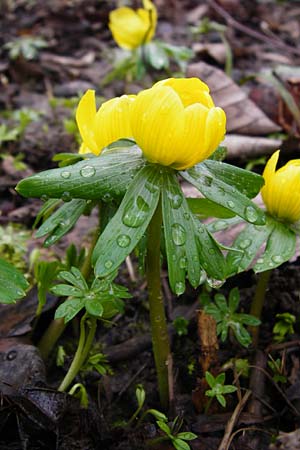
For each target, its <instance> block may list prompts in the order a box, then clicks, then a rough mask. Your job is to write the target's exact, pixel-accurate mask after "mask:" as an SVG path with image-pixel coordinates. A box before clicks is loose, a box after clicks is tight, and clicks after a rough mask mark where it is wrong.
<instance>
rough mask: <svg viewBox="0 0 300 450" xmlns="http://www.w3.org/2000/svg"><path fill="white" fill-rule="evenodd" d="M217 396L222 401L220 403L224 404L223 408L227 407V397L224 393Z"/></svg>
mask: <svg viewBox="0 0 300 450" xmlns="http://www.w3.org/2000/svg"><path fill="white" fill-rule="evenodd" d="M216 397H217V400H218V402H219V403H220V405H221V406H223V408H225V406H226V399H225V397H223V395H222V394H217V395H216Z"/></svg>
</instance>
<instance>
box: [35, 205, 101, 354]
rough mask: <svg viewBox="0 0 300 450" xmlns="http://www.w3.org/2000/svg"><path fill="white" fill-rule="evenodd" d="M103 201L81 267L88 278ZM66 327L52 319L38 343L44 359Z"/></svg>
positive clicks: (98, 230)
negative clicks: (96, 225)
mask: <svg viewBox="0 0 300 450" xmlns="http://www.w3.org/2000/svg"><path fill="white" fill-rule="evenodd" d="M101 206H102V205H101V203H100V202H99V205H98V208H99V227H98V228H97V229H96V231H95V233H94V235H93V238H92V241H91V245H90V248H89V251H88V254H87V255H86V258H85V260H84V263H83V265H82V268H81V273H82V275H83V277H84V278H85V279H86V280H87V279H88V277H89V276H90V273H91V271H92V262H91V260H92V254H93V250H94V247H95V245H96V243H97V240H98V237H99V234H100V213H101ZM65 328H66V324H65V321H64V319H54V320H52V322H51V323H50V325H49V327H48V328H47V330H46V331H45V333H44V334H43V336H42V338H41V340H40V342H39V345H38V349H39V351H40V353H41V356H42V358H43V359H44V360H46V359H47V358H48V356H49V354H50V353H51V351H52V349H53V347H54V346H55V344H56V342H57V341H58V339H59V338H60V336H61V335H62V333H63V332H64V330H65Z"/></svg>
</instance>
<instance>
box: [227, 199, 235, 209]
mask: <svg viewBox="0 0 300 450" xmlns="http://www.w3.org/2000/svg"><path fill="white" fill-rule="evenodd" d="M226 204H227V206H228V208H234V203H233V202H232V201H231V200H229V201H228V202H226Z"/></svg>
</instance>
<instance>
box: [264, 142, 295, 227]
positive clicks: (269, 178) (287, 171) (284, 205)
mask: <svg viewBox="0 0 300 450" xmlns="http://www.w3.org/2000/svg"><path fill="white" fill-rule="evenodd" d="M278 158H279V150H278V151H277V152H275V153H274V154H273V155H272V156H271V158H270V159H269V161H268V162H267V165H266V167H265V170H264V173H263V177H264V179H265V185H264V186H263V188H262V189H261V195H262V198H263V201H264V203H265V205H266V207H267V210H268V212H269V213H270V214H271V215H272V216H275V217H277V218H278V219H281V220H285V221H287V222H290V223H294V222H297V221H298V220H299V219H300V159H293V160H292V161H289V162H288V163H287V164H286V165H285V166H283V167H281V169H278V170H276V165H277V162H278Z"/></svg>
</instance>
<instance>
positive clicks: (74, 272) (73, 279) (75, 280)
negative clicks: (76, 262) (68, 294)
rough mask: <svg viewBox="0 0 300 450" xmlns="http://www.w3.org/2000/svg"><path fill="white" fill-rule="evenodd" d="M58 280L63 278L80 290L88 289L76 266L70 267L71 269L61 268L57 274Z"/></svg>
mask: <svg viewBox="0 0 300 450" xmlns="http://www.w3.org/2000/svg"><path fill="white" fill-rule="evenodd" d="M58 278H59V279H60V280H65V281H67V282H68V283H70V284H72V285H73V286H76V287H77V288H78V289H79V290H81V291H88V285H87V283H86V281H85V279H84V277H83V275H82V273H81V272H80V270H79V269H77V267H71V271H70V272H68V271H66V270H62V271H61V272H59V274H58Z"/></svg>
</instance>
